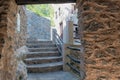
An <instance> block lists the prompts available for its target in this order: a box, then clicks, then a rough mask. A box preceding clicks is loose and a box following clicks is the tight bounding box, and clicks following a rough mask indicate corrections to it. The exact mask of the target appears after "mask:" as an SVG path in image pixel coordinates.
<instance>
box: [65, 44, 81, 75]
mask: <svg viewBox="0 0 120 80" xmlns="http://www.w3.org/2000/svg"><path fill="white" fill-rule="evenodd" d="M67 49H70V50H73V51H81V50H80V48H77V47H71V46H68V47H67ZM66 57H68V58H69V59H70V60H71V61H73V62H74V63H77V64H78V65H80V63H81V62H80V60H79V59H77V58H75V57H73V56H72V55H70V54H68V55H66ZM66 65H67V66H69V67H70V69H72V70H73V72H75V73H77V74H78V75H79V76H81V75H80V70H79V69H78V68H77V67H75V65H74V64H71V62H67V63H66Z"/></svg>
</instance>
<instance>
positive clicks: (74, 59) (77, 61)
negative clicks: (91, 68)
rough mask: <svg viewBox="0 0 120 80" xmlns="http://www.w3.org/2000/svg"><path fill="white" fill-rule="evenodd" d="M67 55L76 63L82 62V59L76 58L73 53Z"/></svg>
mask: <svg viewBox="0 0 120 80" xmlns="http://www.w3.org/2000/svg"><path fill="white" fill-rule="evenodd" d="M67 57H68V58H69V59H70V60H72V61H74V62H75V63H80V60H78V59H76V58H75V57H73V56H71V55H67Z"/></svg>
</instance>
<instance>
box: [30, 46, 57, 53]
mask: <svg viewBox="0 0 120 80" xmlns="http://www.w3.org/2000/svg"><path fill="white" fill-rule="evenodd" d="M28 50H29V51H30V52H39V51H40V52H41V51H58V49H57V47H48V48H47V47H46V48H28Z"/></svg>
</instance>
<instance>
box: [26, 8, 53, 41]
mask: <svg viewBox="0 0 120 80" xmlns="http://www.w3.org/2000/svg"><path fill="white" fill-rule="evenodd" d="M26 13H27V17H28V18H27V20H28V22H27V23H28V27H27V32H28V38H31V39H48V40H50V31H51V26H50V20H49V19H47V18H44V17H41V16H38V15H37V14H35V13H33V12H31V11H29V10H27V11H26Z"/></svg>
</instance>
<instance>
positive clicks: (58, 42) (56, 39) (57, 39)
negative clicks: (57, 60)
mask: <svg viewBox="0 0 120 80" xmlns="http://www.w3.org/2000/svg"><path fill="white" fill-rule="evenodd" d="M53 33H54V36H53V38H54V40H53V41H54V42H55V44H56V46H57V48H58V51H59V53H60V55H62V45H63V40H62V39H61V38H60V36H59V35H58V34H57V32H56V31H53Z"/></svg>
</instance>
